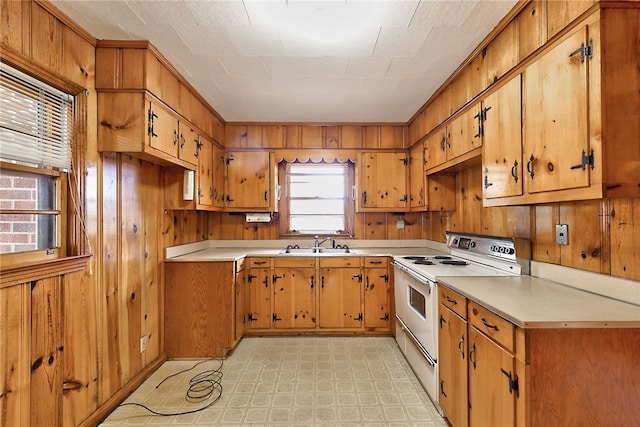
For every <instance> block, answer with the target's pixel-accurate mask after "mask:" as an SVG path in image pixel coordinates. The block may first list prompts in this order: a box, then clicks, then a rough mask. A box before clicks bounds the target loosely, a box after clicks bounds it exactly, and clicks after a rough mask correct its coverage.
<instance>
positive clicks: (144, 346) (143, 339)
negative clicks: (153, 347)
mask: <svg viewBox="0 0 640 427" xmlns="http://www.w3.org/2000/svg"><path fill="white" fill-rule="evenodd" d="M146 350H147V336H146V335H143V336H141V337H140V353H144V352H145V351H146Z"/></svg>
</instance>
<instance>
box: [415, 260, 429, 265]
mask: <svg viewBox="0 0 640 427" xmlns="http://www.w3.org/2000/svg"><path fill="white" fill-rule="evenodd" d="M413 263H414V264H420V265H433V262H431V261H429V260H428V259H417V260H415V261H413Z"/></svg>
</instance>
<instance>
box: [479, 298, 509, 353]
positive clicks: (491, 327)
mask: <svg viewBox="0 0 640 427" xmlns="http://www.w3.org/2000/svg"><path fill="white" fill-rule="evenodd" d="M469 322H470V323H471V324H472V325H473V326H475V328H476V329H478V330H479V331H481V332H482V333H484V334H485V335H487V336H488V337H490V338H491V339H493V340H494V341H496V342H497V343H498V344H500V345H502V346H503V347H504V348H506V349H507V350H509V351H510V352H513V351H514V345H513V343H514V337H513V335H514V332H515V326H514V325H513V324H512V323H510V322H508V321H506V320H504V319H503V318H502V317H500V316H498V315H496V314H494V313H492V312H490V311H489V310H487V309H486V308H483V307H480V306H479V305H477V304H475V303H473V302H470V303H469Z"/></svg>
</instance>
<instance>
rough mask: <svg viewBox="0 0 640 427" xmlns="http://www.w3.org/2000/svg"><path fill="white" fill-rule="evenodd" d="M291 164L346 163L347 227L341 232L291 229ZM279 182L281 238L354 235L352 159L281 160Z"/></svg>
mask: <svg viewBox="0 0 640 427" xmlns="http://www.w3.org/2000/svg"><path fill="white" fill-rule="evenodd" d="M289 164H298V165H318V164H326V165H346V166H347V174H346V175H347V176H346V178H347V179H346V180H345V197H344V225H345V229H344V230H342V232H341V233H320V234H318V233H312V234H309V233H300V232H294V231H291V229H290V226H289V224H290V216H289V215H290V208H289V207H290V201H291V199H290V196H289V194H290V191H289V179H288V174H287V165H289ZM278 182H280V183H282V184H281V186H282V187H281V188H282V189H281V197H280V199H279V201H278V204H279V205H278V211H279V221H278V227H279V237H281V238H293V237H300V238H310V237H312V238H313V237H315V236H319V237H344V238H352V237H353V236H354V222H355V221H354V217H355V199H354V197H353V188H354V185H355V164H354V163H353V162H352V161H350V160H349V161H347V162H339V161H333V162H327V161H325V160H322V161H321V162H312V161H306V162H302V161H298V160H296V161H292V162H287V161H284V160H283V161H281V162H280V163H278Z"/></svg>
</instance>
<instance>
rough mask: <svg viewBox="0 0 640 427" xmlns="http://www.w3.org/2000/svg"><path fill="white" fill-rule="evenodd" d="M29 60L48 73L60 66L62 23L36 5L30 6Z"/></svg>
mask: <svg viewBox="0 0 640 427" xmlns="http://www.w3.org/2000/svg"><path fill="white" fill-rule="evenodd" d="M31 30H32V31H31V59H32V60H33V61H34V62H35V63H37V64H39V65H42V66H43V67H44V68H46V69H47V70H49V71H52V72H54V73H60V70H61V66H62V49H61V47H62V23H61V22H60V21H59V20H58V19H57V18H56V17H55V16H53V15H51V14H50V13H49V12H48V11H47V10H45V9H44V8H43V7H42V6H40V5H39V4H38V3H35V2H33V3H32V5H31Z"/></svg>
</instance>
